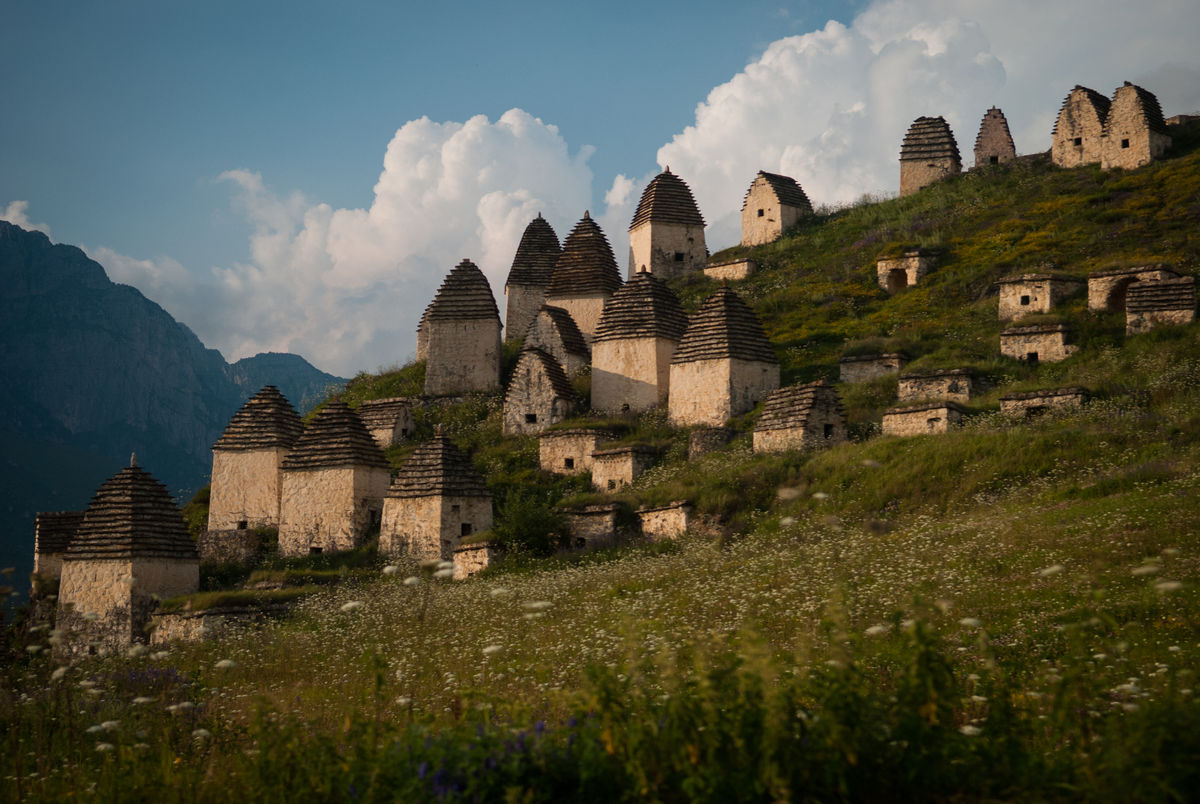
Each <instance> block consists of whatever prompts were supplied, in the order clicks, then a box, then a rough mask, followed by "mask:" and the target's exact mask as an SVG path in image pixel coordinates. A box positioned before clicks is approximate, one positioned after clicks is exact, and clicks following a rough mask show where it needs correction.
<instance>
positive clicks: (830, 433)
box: [823, 424, 833, 438]
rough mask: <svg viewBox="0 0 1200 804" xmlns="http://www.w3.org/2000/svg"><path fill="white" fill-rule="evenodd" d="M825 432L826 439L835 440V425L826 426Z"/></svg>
mask: <svg viewBox="0 0 1200 804" xmlns="http://www.w3.org/2000/svg"><path fill="white" fill-rule="evenodd" d="M823 432H824V433H825V437H826V438H833V425H832V424H827V425H825V426H824V430H823Z"/></svg>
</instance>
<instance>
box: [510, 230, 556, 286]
mask: <svg viewBox="0 0 1200 804" xmlns="http://www.w3.org/2000/svg"><path fill="white" fill-rule="evenodd" d="M560 253H562V246H560V245H559V243H558V235H557V234H555V233H554V229H552V228H551V227H550V224H549V223H547V222H546V219H545V218H543V217H542V214H541V213H540V212H539V213H538V216H537V217H536V218H534V219H533V220H532V221H530V222H529V225H528V226H526V227H525V233H524V234H523V235H521V243H520V245H518V246H517V254H516V256H515V257H513V261H512V268H510V269H509V272H508V279H507V280H506V281H505V283H504V286H505V287H508V286H509V285H530V286H532V287H545V286H546V285H548V284H549V283H550V275H551V274H552V273H554V264H555V263H556V262H557V261H558V255H559V254H560Z"/></svg>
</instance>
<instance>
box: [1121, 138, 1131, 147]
mask: <svg viewBox="0 0 1200 804" xmlns="http://www.w3.org/2000/svg"><path fill="white" fill-rule="evenodd" d="M1121 147H1122V148H1128V147H1129V140H1121Z"/></svg>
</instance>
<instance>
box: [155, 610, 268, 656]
mask: <svg viewBox="0 0 1200 804" xmlns="http://www.w3.org/2000/svg"><path fill="white" fill-rule="evenodd" d="M290 608H291V607H290V606H286V605H275V606H238V607H232V606H230V607H221V608H213V609H203V610H201V611H173V612H167V613H156V614H155V615H154V621H155V628H154V631H153V632H151V634H150V644H151V645H161V646H164V647H165V646H167V645H170V644H171V643H179V642H202V641H204V640H210V639H217V638H218V637H221V636H223V635H224V634H227V633H228V632H230V631H232V630H234V629H237V628H239V627H241V628H245V627H249V626H253V625H255V624H258V623H263V622H265V621H266V620H267V619H268V618H270V617H272V616H277V615H280V614H283V613H284V612H286V611H288V610H289V609H290Z"/></svg>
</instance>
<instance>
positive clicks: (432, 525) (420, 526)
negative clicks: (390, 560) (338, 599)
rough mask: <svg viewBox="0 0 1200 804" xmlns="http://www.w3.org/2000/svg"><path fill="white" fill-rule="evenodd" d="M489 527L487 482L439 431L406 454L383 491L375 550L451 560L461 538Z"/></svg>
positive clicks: (489, 496)
mask: <svg viewBox="0 0 1200 804" xmlns="http://www.w3.org/2000/svg"><path fill="white" fill-rule="evenodd" d="M491 527H492V494H491V492H490V491H488V488H487V484H486V483H485V482H484V480H483V477H482V476H481V475H480V474H479V473H478V472H477V471H475V467H473V466H472V465H471V461H470V460H469V459H468V458H467V456H466V455H464V454H463V453H462V451H461V450H459V449H458V447H456V446H454V444H453V443H452V442H451V441H450V440H449V439H448V438H446V437H445V436H444V435H442V433H441V430H440V429H439V430H438V432H437V433H435V434H434V436H433V438H432V439H431V440H429V441H427V442H425V443H424V444H422V445H421V446H419V447H417V449H416V451H415V452H413V454H412V455H410V456H409V458H408V460H407V461H405V463H404V466H402V467H400V471H399V472H397V473H396V478H395V480H393V481H392V485H391V486H390V487H389V488H388V490H387V497H386V499H385V500H384V504H383V524H382V526H381V528H380V532H379V551H380V552H381V553H383V554H384V555H392V556H395V555H407V556H410V557H411V558H413V559H416V560H418V561H421V560H424V559H429V558H440V559H443V560H445V561H451V560H453V558H454V551H455V549H456V548H457V547H458V546H459V545H460V544H461V543H462V540H463V539H464V538H467V537H469V536H471V535H473V534H477V533H482V532H484V531H486V530H491Z"/></svg>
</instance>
